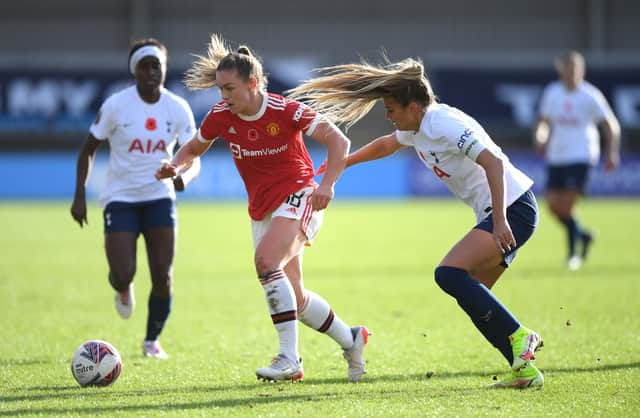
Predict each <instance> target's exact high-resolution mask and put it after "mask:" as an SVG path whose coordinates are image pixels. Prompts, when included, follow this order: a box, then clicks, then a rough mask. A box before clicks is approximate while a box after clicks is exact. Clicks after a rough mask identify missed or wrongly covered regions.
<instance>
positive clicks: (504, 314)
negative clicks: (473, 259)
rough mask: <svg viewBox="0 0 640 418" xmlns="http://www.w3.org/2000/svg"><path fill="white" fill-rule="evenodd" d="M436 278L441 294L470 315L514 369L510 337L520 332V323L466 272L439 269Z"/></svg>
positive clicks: (453, 268)
mask: <svg viewBox="0 0 640 418" xmlns="http://www.w3.org/2000/svg"><path fill="white" fill-rule="evenodd" d="M435 277H436V282H437V283H438V285H439V286H440V287H441V288H442V290H444V291H445V292H447V293H448V294H449V295H451V296H453V297H454V298H455V299H456V300H457V301H458V305H460V307H461V308H462V309H463V310H464V311H465V312H466V313H467V315H469V317H470V318H471V321H472V322H473V324H474V325H475V326H476V328H478V330H479V331H480V332H481V333H482V335H484V337H485V338H486V339H487V340H488V341H489V342H490V343H491V344H492V345H493V346H494V347H496V348H497V349H498V350H499V351H500V353H502V355H503V356H504V358H505V359H507V361H508V362H509V365H511V363H513V353H512V350H511V344H510V343H509V335H511V334H513V333H514V332H515V331H516V330H517V329H518V328H520V323H519V322H518V320H517V319H516V318H514V317H513V315H511V313H510V312H509V311H508V310H507V308H505V307H504V306H503V305H502V304H501V303H500V301H498V299H496V298H495V296H494V295H493V293H491V291H489V289H487V288H486V287H485V286H484V285H483V284H482V283H480V282H478V281H477V280H475V279H473V278H472V277H471V276H470V275H469V273H467V272H466V271H465V270H462V269H459V268H455V267H447V266H440V267H438V268H436V271H435Z"/></svg>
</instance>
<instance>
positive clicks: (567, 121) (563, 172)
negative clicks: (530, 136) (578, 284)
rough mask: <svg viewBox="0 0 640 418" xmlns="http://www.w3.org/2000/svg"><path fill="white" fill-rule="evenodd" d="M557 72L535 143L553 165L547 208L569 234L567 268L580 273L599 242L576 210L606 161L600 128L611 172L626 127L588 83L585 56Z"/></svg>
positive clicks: (570, 58)
mask: <svg viewBox="0 0 640 418" xmlns="http://www.w3.org/2000/svg"><path fill="white" fill-rule="evenodd" d="M556 69H557V70H558V74H559V76H560V80H559V81H554V82H552V83H551V84H549V85H548V86H547V87H546V88H545V90H544V93H543V95H542V99H541V103H540V118H539V120H538V122H537V124H536V126H535V130H534V142H535V148H536V150H537V151H538V152H539V153H544V155H545V158H546V160H547V164H548V166H547V186H546V194H545V198H546V201H547V204H548V206H549V209H550V210H551V213H553V215H554V216H555V217H556V218H557V219H558V220H559V221H560V222H562V224H563V225H564V226H565V228H566V230H567V238H568V244H569V256H568V259H567V260H568V261H567V266H568V268H569V269H570V270H576V269H578V268H579V267H580V266H581V265H582V263H583V261H584V259H585V258H586V256H587V253H588V251H589V246H590V244H591V241H592V240H593V235H592V233H591V232H589V231H588V230H586V229H584V228H583V227H582V226H581V225H580V223H579V222H578V219H577V216H576V213H575V210H574V207H575V205H576V203H577V201H578V199H579V198H580V196H582V194H583V193H584V188H585V185H586V183H587V180H588V177H589V171H590V168H591V167H593V166H596V165H597V164H598V160H599V159H600V138H599V135H598V129H597V126H596V125H599V126H600V127H601V128H602V132H603V134H604V137H605V142H606V147H605V158H606V159H605V166H604V168H605V170H606V171H611V170H615V169H616V168H617V167H618V165H619V164H620V153H619V148H620V124H619V123H618V120H617V119H616V117H615V115H614V114H613V111H612V110H611V107H610V106H609V104H608V103H607V100H606V99H605V97H604V95H603V94H602V93H601V92H600V90H598V88H596V87H595V86H594V85H592V84H591V83H589V82H588V81H586V80H585V79H584V76H585V62H584V58H583V57H582V55H581V54H580V53H578V52H576V51H570V52H567V53H566V54H564V55H562V56H561V57H559V58H558V59H557V60H556ZM578 244H579V245H580V250H579V251H578V248H577V247H578Z"/></svg>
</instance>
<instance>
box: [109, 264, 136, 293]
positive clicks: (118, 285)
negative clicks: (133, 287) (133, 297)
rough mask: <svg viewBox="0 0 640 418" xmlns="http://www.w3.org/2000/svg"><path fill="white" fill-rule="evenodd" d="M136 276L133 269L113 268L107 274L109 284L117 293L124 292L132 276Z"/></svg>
mask: <svg viewBox="0 0 640 418" xmlns="http://www.w3.org/2000/svg"><path fill="white" fill-rule="evenodd" d="M135 274H136V269H135V267H133V268H115V269H111V271H110V272H109V283H111V286H112V287H113V288H114V289H115V290H118V291H122V290H125V289H127V288H128V287H129V284H130V283H131V282H132V281H133V276H134V275H135Z"/></svg>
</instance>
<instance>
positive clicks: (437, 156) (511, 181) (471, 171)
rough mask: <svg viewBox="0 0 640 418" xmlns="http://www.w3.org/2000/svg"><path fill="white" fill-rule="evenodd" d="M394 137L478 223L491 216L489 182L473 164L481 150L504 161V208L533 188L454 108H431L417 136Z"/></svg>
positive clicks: (438, 105) (400, 134)
mask: <svg viewBox="0 0 640 418" xmlns="http://www.w3.org/2000/svg"><path fill="white" fill-rule="evenodd" d="M396 137H397V138H398V142H400V143H401V144H402V145H406V146H410V147H414V148H415V150H416V153H417V154H418V156H419V157H420V160H422V162H423V163H424V165H426V166H427V168H429V169H430V170H431V171H433V172H434V173H435V175H436V176H438V177H439V178H440V180H442V181H443V182H444V183H445V184H446V185H447V187H448V188H449V190H451V192H452V193H453V194H454V195H455V196H457V197H458V198H460V199H461V200H462V201H464V202H465V203H466V204H467V205H469V206H471V207H472V208H473V211H474V212H475V215H476V219H477V221H478V222H480V221H481V220H483V219H484V218H485V217H486V216H487V214H489V213H490V212H491V191H490V190H489V182H488V181H487V176H486V173H485V171H484V168H482V167H481V166H480V165H479V164H478V163H476V161H475V160H476V158H477V157H478V155H479V154H480V152H481V151H482V150H484V149H487V150H489V151H491V152H492V153H493V154H494V155H496V156H497V157H499V158H501V159H502V161H504V175H505V179H506V191H505V195H506V196H505V197H506V201H507V206H509V205H511V204H512V203H513V202H515V201H516V200H517V199H518V198H519V197H520V196H521V195H522V194H523V193H524V192H526V191H527V190H529V188H530V187H531V186H532V185H533V181H532V180H531V179H530V178H529V177H527V176H526V175H525V174H524V173H522V172H521V171H520V170H518V169H517V168H515V167H514V166H513V164H511V163H510V162H509V158H508V157H507V156H506V155H505V154H503V153H502V150H501V149H500V147H498V146H497V145H496V144H495V143H494V142H493V141H492V140H491V138H490V137H489V135H488V134H487V133H486V132H485V130H484V129H483V128H482V126H480V124H479V123H478V122H476V120H475V119H473V118H472V117H471V116H469V115H467V114H466V113H464V112H462V111H460V110H458V109H456V108H454V107H451V106H448V105H445V104H442V103H434V104H432V105H430V106H429V107H428V108H427V112H426V113H425V115H424V117H423V118H422V122H421V124H420V130H419V131H418V132H413V131H396Z"/></svg>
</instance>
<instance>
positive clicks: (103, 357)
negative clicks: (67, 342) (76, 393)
mask: <svg viewBox="0 0 640 418" xmlns="http://www.w3.org/2000/svg"><path fill="white" fill-rule="evenodd" d="M121 371H122V358H121V357H120V353H119V352H118V350H116V348H115V347H114V346H113V345H111V344H109V343H108V342H106V341H102V340H91V341H87V342H85V343H83V344H82V345H81V346H80V347H78V349H77V350H76V351H75V352H74V353H73V358H72V359H71V373H72V374H73V377H74V378H75V379H76V381H77V382H78V384H79V385H80V386H82V387H85V386H109V385H110V384H112V383H113V382H115V381H116V380H118V376H120V372H121Z"/></svg>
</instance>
